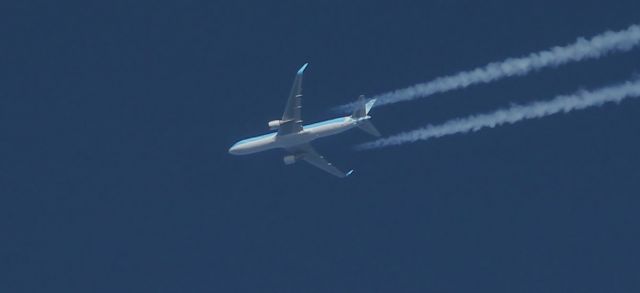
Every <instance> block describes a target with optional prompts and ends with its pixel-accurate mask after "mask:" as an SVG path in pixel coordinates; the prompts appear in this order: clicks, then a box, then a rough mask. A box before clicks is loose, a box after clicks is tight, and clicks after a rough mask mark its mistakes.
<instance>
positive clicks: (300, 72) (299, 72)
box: [298, 62, 309, 75]
mask: <svg viewBox="0 0 640 293" xmlns="http://www.w3.org/2000/svg"><path fill="white" fill-rule="evenodd" d="M308 65H309V62H307V63H305V64H304V65H302V67H300V69H298V75H301V74H302V73H304V70H305V69H306V68H307V66H308Z"/></svg>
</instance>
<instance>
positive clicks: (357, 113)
mask: <svg viewBox="0 0 640 293" xmlns="http://www.w3.org/2000/svg"><path fill="white" fill-rule="evenodd" d="M375 102H376V99H372V100H371V101H368V102H367V101H366V100H365V98H364V95H360V96H359V97H358V101H357V102H356V103H357V105H358V106H357V107H356V109H355V110H353V114H351V118H354V119H357V118H362V117H365V116H367V115H368V114H369V111H371V108H373V104H375Z"/></svg>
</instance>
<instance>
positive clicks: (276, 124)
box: [269, 120, 282, 130]
mask: <svg viewBox="0 0 640 293" xmlns="http://www.w3.org/2000/svg"><path fill="white" fill-rule="evenodd" d="M280 125H282V120H272V121H269V129H271V130H275V129H278V128H280Z"/></svg>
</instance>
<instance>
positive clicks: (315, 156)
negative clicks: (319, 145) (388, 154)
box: [229, 63, 380, 178]
mask: <svg viewBox="0 0 640 293" xmlns="http://www.w3.org/2000/svg"><path fill="white" fill-rule="evenodd" d="M307 65H309V63H306V64H304V65H303V66H302V67H301V68H300V70H298V73H297V74H296V77H295V79H294V81H293V86H292V87H291V92H290V94H289V98H288V100H287V104H286V106H285V109H284V114H282V119H280V120H273V121H270V122H269V123H268V126H269V129H270V130H277V131H276V132H271V133H267V134H264V135H260V136H256V137H251V138H247V139H244V140H241V141H239V142H237V143H235V144H234V145H233V146H231V148H230V149H229V153H230V154H233V155H248V154H253V153H257V152H262V151H266V150H269V149H275V148H282V149H284V150H286V151H287V152H289V154H288V155H286V156H285V157H284V158H283V161H284V163H285V165H291V164H294V163H296V162H298V161H300V160H304V161H306V162H307V163H309V164H311V165H313V166H315V167H318V168H320V169H322V170H324V171H326V172H328V173H330V174H332V175H334V176H337V177H340V178H344V177H347V176H349V175H351V173H353V170H350V171H348V172H343V171H341V170H340V169H338V168H336V167H335V166H334V165H333V164H331V163H330V162H328V161H327V160H326V159H325V158H324V157H323V156H322V155H320V154H319V153H318V152H317V151H316V150H315V149H314V148H313V147H312V146H311V144H310V143H311V141H313V140H315V139H318V138H321V137H325V136H330V135H334V134H338V133H341V132H344V131H346V130H349V129H351V128H354V127H358V128H360V129H362V130H363V131H365V132H367V133H369V134H371V135H374V136H376V137H379V136H380V132H379V131H378V130H377V129H376V128H375V126H373V124H372V123H371V121H369V119H371V116H369V111H370V110H371V108H372V107H373V104H374V103H375V102H376V100H375V99H372V100H370V101H366V100H365V98H364V96H362V95H361V96H360V97H358V104H357V105H358V106H357V107H356V109H355V110H354V111H353V114H351V115H350V116H345V117H340V118H335V119H331V120H326V121H322V122H317V123H313V124H309V125H302V105H301V101H302V75H303V73H304V70H305V68H307Z"/></svg>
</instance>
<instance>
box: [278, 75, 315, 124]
mask: <svg viewBox="0 0 640 293" xmlns="http://www.w3.org/2000/svg"><path fill="white" fill-rule="evenodd" d="M308 64H309V63H305V64H304V65H302V67H300V70H298V73H297V74H296V78H295V79H294V80H293V86H292V87H291V92H290V93H289V99H287V104H286V105H285V107H284V114H282V121H283V122H282V124H281V125H280V128H279V129H278V135H286V134H291V133H297V132H300V131H302V74H303V73H304V69H305V68H307V65H308Z"/></svg>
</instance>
